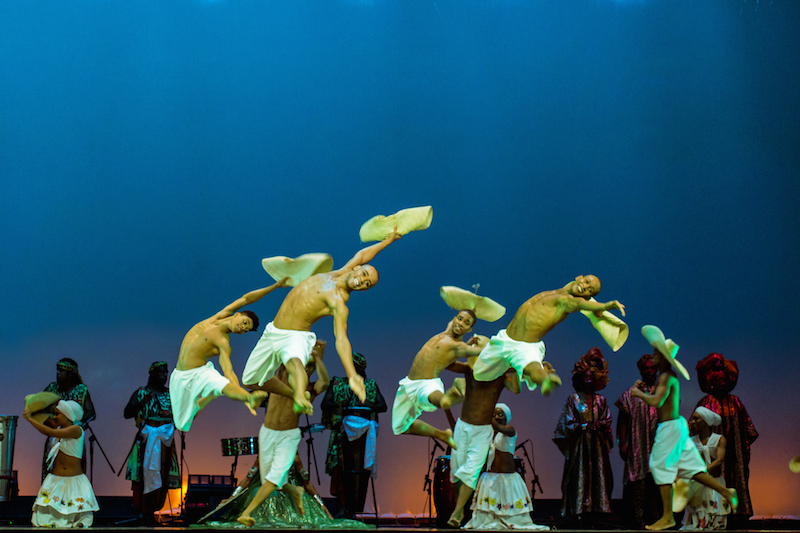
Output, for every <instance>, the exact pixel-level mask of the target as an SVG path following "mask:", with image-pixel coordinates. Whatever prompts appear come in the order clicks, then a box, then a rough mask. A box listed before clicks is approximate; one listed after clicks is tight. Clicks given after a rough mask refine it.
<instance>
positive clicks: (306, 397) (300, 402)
mask: <svg viewBox="0 0 800 533" xmlns="http://www.w3.org/2000/svg"><path fill="white" fill-rule="evenodd" d="M292 410H293V411H294V413H295V414H297V415H302V414H306V415H308V416H311V415H313V414H314V406H312V405H311V393H310V392H308V391H304V392H303V394H302V395H298V396H295V398H294V405H293V406H292Z"/></svg>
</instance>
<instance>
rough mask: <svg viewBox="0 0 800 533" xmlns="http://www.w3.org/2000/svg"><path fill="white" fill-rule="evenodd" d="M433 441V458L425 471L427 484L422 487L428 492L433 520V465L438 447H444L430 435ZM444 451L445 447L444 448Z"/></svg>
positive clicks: (429, 508) (429, 512) (429, 514)
mask: <svg viewBox="0 0 800 533" xmlns="http://www.w3.org/2000/svg"><path fill="white" fill-rule="evenodd" d="M430 439H431V440H432V441H433V450H431V458H430V460H429V461H428V471H427V472H425V485H424V486H423V487H422V490H423V491H427V492H428V519H429V520H431V522H433V483H432V480H431V467H433V460H434V458H435V457H436V448H442V445H441V444H439V443H438V442H436V439H434V438H433V437H430ZM442 451H444V448H442Z"/></svg>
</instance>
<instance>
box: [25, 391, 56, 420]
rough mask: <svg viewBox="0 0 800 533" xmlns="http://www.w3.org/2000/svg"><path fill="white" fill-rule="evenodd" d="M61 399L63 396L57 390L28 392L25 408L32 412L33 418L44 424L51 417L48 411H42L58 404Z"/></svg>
mask: <svg viewBox="0 0 800 533" xmlns="http://www.w3.org/2000/svg"><path fill="white" fill-rule="evenodd" d="M59 400H61V396H59V395H58V394H56V393H55V392H37V393H36V394H28V395H27V396H25V409H27V410H28V411H29V412H30V413H31V418H33V419H34V420H36V421H37V422H39V423H40V424H42V423H44V421H45V420H47V419H48V418H50V415H49V414H48V413H44V412H42V411H43V410H44V409H46V408H48V407H50V406H51V405H54V404H57V403H58V402H59Z"/></svg>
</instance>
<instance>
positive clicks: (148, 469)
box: [124, 361, 181, 523]
mask: <svg viewBox="0 0 800 533" xmlns="http://www.w3.org/2000/svg"><path fill="white" fill-rule="evenodd" d="M167 375H168V369H167V363H166V362H164V361H158V362H156V363H153V364H152V365H150V370H149V378H148V380H147V385H146V386H144V387H141V388H139V389H138V390H136V392H134V393H133V395H132V396H131V399H130V400H129V401H128V405H126V406H125V411H124V416H125V418H135V419H136V426H137V427H138V428H139V431H138V433H137V434H136V439H135V441H134V445H133V449H132V450H131V453H130V455H129V456H128V467H127V471H126V472H125V479H128V480H130V481H131V489H132V490H133V506H134V508H136V509H138V510H139V512H141V513H142V517H143V518H144V520H145V522H149V523H153V522H155V517H154V513H155V512H157V511H159V510H160V509H161V508H162V507H163V505H164V501H165V500H166V497H167V492H168V489H177V488H180V486H181V479H180V471H179V467H178V454H177V452H176V450H175V440H174V435H175V424H174V423H173V422H172V403H171V402H170V397H169V389H168V388H167ZM178 503H179V502H175V505H177V504H178Z"/></svg>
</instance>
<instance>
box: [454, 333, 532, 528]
mask: <svg viewBox="0 0 800 533" xmlns="http://www.w3.org/2000/svg"><path fill="white" fill-rule="evenodd" d="M476 337H478V338H479V341H478V345H479V346H485V345H486V344H487V343H488V342H489V339H488V338H486V337H484V336H482V335H481V336H477V335H476ZM470 340H472V339H470ZM477 359H478V356H477V355H472V356H470V357H469V358H468V359H467V363H466V364H464V363H461V362H459V361H456V362H454V363H453V364H452V365H450V366H449V367H448V368H447V369H448V370H451V371H453V372H459V373H462V374H464V377H463V378H458V380H462V379H463V380H464V382H465V383H464V385H465V393H464V406H463V407H462V408H461V415H460V416H459V417H458V420H457V421H456V431H455V434H454V435H453V440H455V442H456V444H457V445H458V450H457V451H454V452H453V453H452V454H451V456H450V482H451V483H454V484H456V485H458V496H457V498H456V506H455V509H453V513H452V514H451V515H450V519H449V520H448V521H447V525H449V526H451V527H459V526H460V525H461V522H462V521H463V520H464V507H465V506H466V505H467V502H469V501H470V497H471V496H472V493H473V491H474V490H475V486H476V484H477V482H478V477H479V476H480V475H481V470H482V469H483V465H484V464H485V463H486V457H487V456H488V454H489V448H490V447H491V445H492V439H493V438H494V434H495V431H496V430H497V428H496V427H494V426H493V424H492V422H493V421H494V418H495V417H494V412H495V410H496V406H495V404H496V403H497V400H498V399H499V398H500V393H501V392H503V389H504V388H506V389H508V390H510V391H511V392H513V393H514V394H519V378H518V377H517V373H516V372H514V370H508V371H507V372H506V373H505V374H503V375H501V376H500V377H498V378H496V379H493V380H492V381H476V380H475V378H474V377H473V375H472V369H473V367H474V366H475V361H476V360H477ZM453 386H454V387H455V386H456V385H455V384H454V385H453ZM442 403H445V402H442ZM509 412H510V411H509ZM512 431H513V429H512ZM513 435H514V434H512V436H513Z"/></svg>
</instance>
